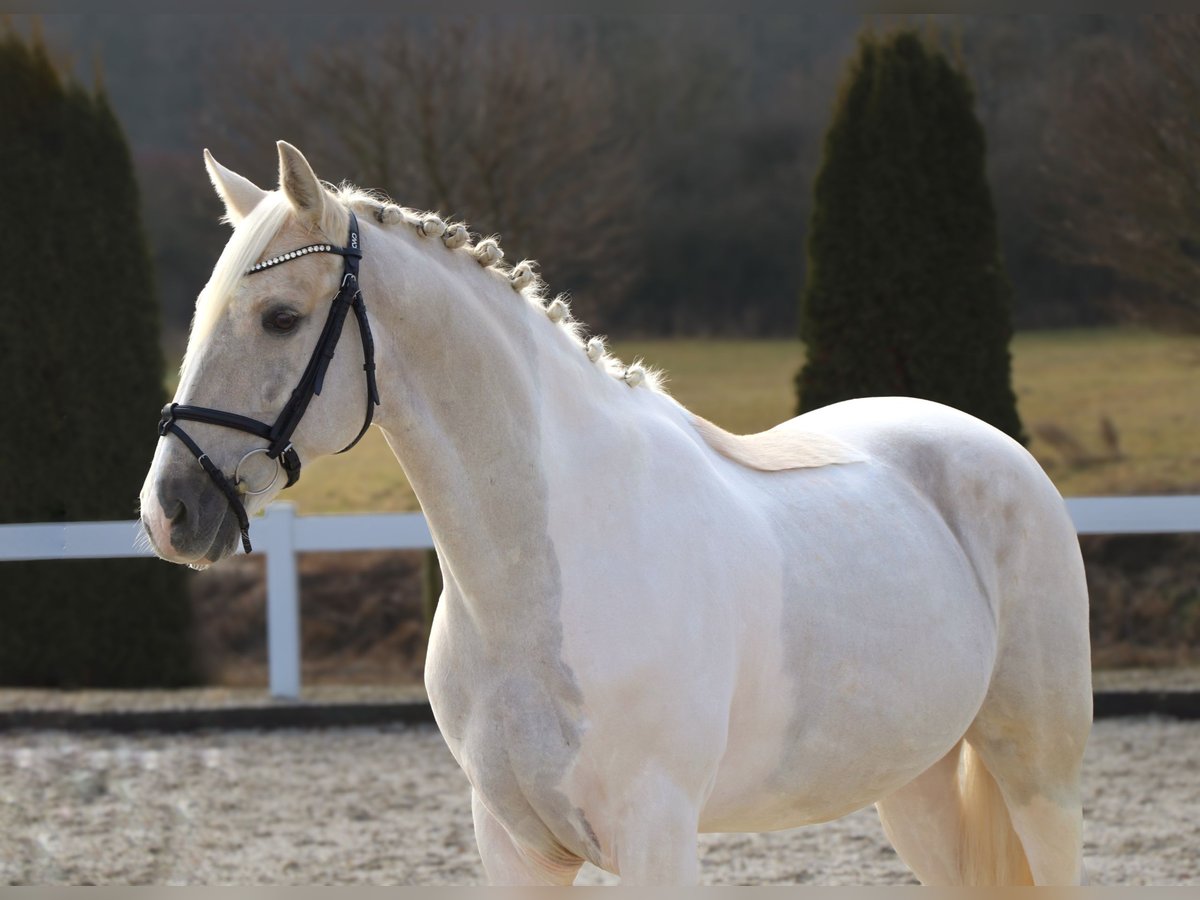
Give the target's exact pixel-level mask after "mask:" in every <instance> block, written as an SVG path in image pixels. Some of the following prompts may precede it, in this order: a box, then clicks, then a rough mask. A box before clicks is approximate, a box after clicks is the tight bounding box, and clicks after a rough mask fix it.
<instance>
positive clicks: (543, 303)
mask: <svg viewBox="0 0 1200 900" xmlns="http://www.w3.org/2000/svg"><path fill="white" fill-rule="evenodd" d="M279 151H280V152H279V159H280V189H279V190H278V191H272V192H267V191H264V190H262V189H260V188H258V187H256V186H255V185H253V184H252V183H250V182H249V181H247V180H246V179H244V178H242V177H240V176H239V175H236V174H234V173H233V172H231V171H229V170H228V169H225V168H223V167H221V166H220V165H219V164H217V163H216V162H215V161H214V160H213V159H212V158H211V157H208V169H209V174H210V175H211V176H212V181H213V184H214V185H215V186H216V189H217V192H218V193H219V194H220V195H221V197H222V199H223V200H224V202H225V206H226V209H227V213H228V219H229V220H230V222H232V223H233V224H234V225H235V228H234V231H233V237H232V238H231V240H230V241H229V244H228V246H226V248H225V251H224V252H223V253H222V255H221V258H220V260H219V261H218V262H217V265H216V268H215V270H214V272H213V275H212V279H211V280H210V281H209V283H208V285H207V286H206V288H205V289H204V291H203V292H202V293H201V295H200V298H199V301H198V303H197V307H196V314H195V320H194V323H193V327H192V333H191V339H190V343H189V346H188V349H187V355H186V357H185V359H184V363H183V371H182V377H181V380H180V384H179V391H178V394H177V397H176V401H177V403H178V404H180V406H179V407H177V408H176V409H175V411H174V412H172V410H170V409H168V411H167V414H166V415H165V416H164V424H163V426H162V432H163V434H164V437H163V438H162V439H161V440H160V441H159V443H158V448H157V451H156V453H155V456H154V461H153V464H152V465H151V468H150V472H149V474H148V476H147V478H146V483H145V486H144V487H143V489H142V495H141V502H142V521H143V522H144V525H145V529H146V532H147V534H148V535H149V537H150V539H151V541H152V542H153V544H154V547H155V548H156V549H157V551H158V553H159V554H160V555H161V556H162V557H164V558H165V559H168V560H172V561H175V562H180V563H189V564H192V565H207V564H209V563H212V562H215V561H217V560H219V559H222V558H223V557H225V556H228V555H229V554H231V553H232V552H234V550H235V548H236V546H237V540H238V532H239V523H238V518H239V513H241V511H242V504H244V505H245V508H246V509H247V510H248V511H249V512H250V513H254V512H257V511H258V510H260V509H262V507H263V506H264V505H265V504H266V503H267V502H268V501H269V500H270V499H271V498H272V497H273V496H274V495H275V494H276V493H278V491H279V490H280V489H281V488H282V486H283V485H282V481H281V480H277V481H275V482H274V483H273V484H272V483H271V476H272V474H274V475H275V476H278V475H279V473H280V472H279V470H278V469H276V467H277V466H282V465H284V464H285V463H286V462H287V460H288V459H289V454H290V455H291V456H292V457H295V459H294V460H293V464H294V465H293V466H289V467H288V479H289V480H291V478H292V469H293V468H294V470H295V472H297V473H298V471H299V464H300V462H308V461H310V460H313V459H316V458H318V457H320V456H323V455H325V454H328V453H332V452H334V451H337V450H339V449H340V448H342V447H343V446H344V445H346V444H347V443H349V442H350V441H351V440H352V439H353V438H354V437H355V435H356V434H357V433H358V432H359V430H360V429H361V428H362V427H363V420H364V418H363V417H364V412H369V411H370V410H371V409H372V408H374V398H373V397H372V396H371V392H370V390H368V391H367V396H366V398H365V400H364V389H363V386H364V378H365V377H366V376H364V371H363V370H364V365H365V366H366V368H367V369H368V370H372V366H374V367H375V369H377V375H378V385H379V390H378V401H379V405H378V407H377V409H376V410H375V421H376V423H377V424H378V425H379V427H380V428H382V430H383V432H384V435H385V436H386V438H387V440H388V443H389V444H390V445H391V447H392V449H393V451H394V452H395V454H396V457H397V459H399V461H400V464H401V466H403V468H404V471H405V473H406V474H407V476H408V479H409V481H410V482H411V483H412V486H413V489H414V490H415V491H416V494H417V497H418V499H419V500H420V503H421V506H422V508H423V509H424V511H425V515H426V516H427V517H428V520H429V527H430V530H431V532H432V534H433V537H434V541H435V542H436V545H437V550H438V554H439V557H440V559H441V564H442V574H443V578H444V581H445V593H444V594H443V595H442V599H441V604H440V606H439V608H438V612H437V616H436V619H435V621H434V624H433V634H432V636H431V638H430V646H429V655H428V662H427V666H426V675H425V680H426V685H427V687H428V690H429V698H430V702H431V703H432V705H433V710H434V713H435V715H436V717H437V722H438V726H439V727H440V728H441V732H442V734H443V735H444V737H445V740H446V743H447V744H448V745H449V747H450V750H451V752H452V753H453V754H454V758H455V759H456V760H457V761H458V763H459V765H460V766H462V769H463V771H464V772H465V773H466V775H467V778H468V779H469V781H470V783H471V789H472V799H473V811H474V820H475V833H476V837H477V839H478V843H479V851H480V854H481V855H482V857H483V864H484V868H485V870H486V872H487V876H488V878H489V880H490V881H492V882H496V883H509V884H529V883H552V884H569V883H571V882H572V881H573V880H574V878H575V876H576V873H577V872H578V870H579V867H580V866H581V865H582V863H583V862H584V861H585V860H589V861H591V862H592V863H594V864H595V865H597V866H599V867H600V868H602V869H605V870H607V871H609V872H614V873H617V874H619V875H620V876H621V879H622V881H623V882H625V883H688V882H695V881H696V880H697V879H698V877H699V863H698V859H697V840H696V834H697V832H699V831H766V830H774V829H780V828H791V827H794V826H798V825H804V824H808V823H815V822H822V821H826V820H829V819H833V818H835V817H838V816H842V815H844V814H846V813H849V812H851V811H852V810H856V809H858V808H860V807H862V806H865V805H867V804H870V803H875V804H876V805H877V807H878V809H879V815H880V818H881V819H882V821H883V826H884V829H885V830H886V832H887V835H888V837H889V838H890V839H891V841H892V843H893V844H894V845H895V847H896V850H897V851H898V853H899V854H900V856H901V857H902V858H903V859H904V861H905V862H906V863H907V864H908V865H909V866H910V867H911V868H912V870H913V872H914V873H916V875H917V877H919V878H920V879H921V881H923V882H927V883H938V884H963V883H967V884H997V883H1000V884H1009V883H1029V882H1033V883H1037V884H1052V883H1075V882H1078V881H1079V880H1080V878H1081V873H1082V867H1081V841H1080V831H1081V825H1082V822H1081V808H1080V764H1081V758H1082V756H1083V752H1084V745H1085V743H1086V741H1087V737H1088V733H1089V730H1090V727H1091V675H1090V667H1089V645H1088V614H1087V591H1086V587H1085V583H1084V575H1083V566H1082V563H1081V560H1080V554H1079V546H1078V542H1077V539H1076V537H1075V532H1074V529H1073V528H1072V524H1071V520H1070V519H1069V518H1068V516H1067V513H1066V511H1065V509H1064V505H1063V502H1062V500H1061V498H1060V497H1059V495H1058V493H1057V492H1056V491H1055V489H1054V487H1053V485H1052V484H1051V483H1050V481H1049V480H1048V479H1047V478H1046V476H1045V475H1044V474H1043V472H1042V470H1041V469H1040V468H1039V467H1038V465H1037V463H1036V462H1035V461H1034V460H1033V458H1032V457H1031V456H1030V455H1029V454H1028V453H1027V452H1025V450H1024V449H1022V448H1021V447H1020V446H1019V445H1018V444H1017V443H1015V442H1013V441H1012V440H1010V439H1009V438H1007V437H1005V436H1004V435H1002V434H1001V433H1000V432H998V431H996V430H994V429H993V428H991V427H990V426H988V425H985V424H983V423H982V422H980V421H978V420H976V419H973V418H971V417H970V416H968V415H965V414H963V413H961V412H956V411H955V410H952V409H948V408H946V407H943V406H940V405H937V404H934V403H928V402H924V401H919V400H913V399H904V398H874V399H864V400H853V401H849V402H846V403H839V404H837V405H834V406H830V407H827V408H825V409H821V410H818V411H816V412H813V413H809V414H807V415H804V416H801V417H799V418H796V419H792V420H791V421H789V422H785V423H784V424H782V425H779V426H778V427H776V428H773V429H771V430H770V431H767V432H764V433H762V434H756V435H749V436H738V435H733V434H729V433H727V432H725V431H722V430H721V429H720V428H718V427H716V426H715V425H713V424H711V423H709V422H707V421H705V420H703V419H701V418H699V417H697V416H695V415H693V414H692V413H690V412H688V410H686V409H684V408H683V407H682V406H681V405H680V404H679V403H677V402H675V401H674V400H672V399H671V398H670V397H669V396H667V395H666V394H665V393H664V392H663V391H662V390H661V389H660V388H659V386H658V384H657V378H656V377H655V375H654V373H653V372H648V371H646V370H645V369H643V368H642V367H640V366H628V367H627V366H625V365H622V364H621V363H619V362H618V361H617V360H616V359H614V358H612V357H611V356H610V355H609V354H608V353H607V352H606V351H605V349H604V345H603V343H602V342H601V341H600V340H599V339H592V340H591V341H588V342H586V343H585V342H584V341H583V340H582V338H581V337H580V331H581V329H580V327H579V326H578V325H577V324H576V323H574V322H573V321H572V319H571V316H570V311H569V309H568V307H567V306H566V304H565V303H564V302H563V300H562V299H556V300H552V301H548V300H547V299H546V298H545V297H544V296H543V293H542V287H541V284H540V282H539V280H538V279H537V277H536V276H535V275H534V273H533V270H532V268H531V266H530V265H529V264H528V263H521V264H518V265H516V266H514V267H511V268H510V267H507V266H505V265H504V264H503V263H502V262H501V253H500V250H499V248H498V247H497V246H496V244H495V242H494V241H490V240H484V241H477V242H472V240H471V236H470V235H469V233H468V232H467V231H466V229H465V228H463V227H462V226H461V225H450V226H447V224H446V223H445V222H443V221H442V220H441V219H439V218H437V217H436V216H432V215H418V214H416V213H413V212H411V211H409V210H406V209H401V208H400V207H397V206H394V205H391V204H389V203H385V202H382V201H380V200H379V199H378V198H376V197H375V196H374V195H371V194H367V193H363V192H359V191H355V190H351V189H347V188H343V189H340V190H335V189H332V188H330V187H328V186H325V185H323V184H322V183H321V182H319V181H318V180H317V178H316V176H315V175H314V174H313V171H312V169H311V168H310V166H309V164H308V162H307V161H306V160H305V159H304V157H303V156H302V155H301V154H300V153H299V151H297V150H296V149H295V148H293V147H291V146H290V145H288V144H285V143H282V142H281V143H280V144H279ZM352 214H355V215H356V218H357V224H356V225H352V224H351V223H352V222H353V221H354V220H355V215H352ZM348 236H349V237H348ZM359 241H361V254H362V258H361V282H360V283H359V282H356V281H355V278H357V276H358V268H357V267H358V262H359V260H358V256H357V253H358V250H357V247H355V246H351V245H356V244H358V243H359ZM301 249H304V250H305V252H297V251H299V250H301ZM337 253H343V254H348V255H346V256H345V257H344V258H343V257H341V256H337V255H335V254H337ZM352 268H353V271H351V269H352ZM359 284H360V285H361V292H362V293H361V296H363V297H365V298H366V301H367V304H368V305H369V313H368V312H367V311H366V310H364V315H363V316H362V317H361V318H360V319H359V320H358V321H356V322H355V323H353V324H351V325H348V326H347V328H348V329H350V330H357V331H358V332H359V335H360V336H361V335H364V334H365V332H364V328H365V327H366V325H367V324H368V322H369V324H370V325H371V327H372V328H373V329H374V335H375V345H374V352H373V353H372V352H371V347H370V346H369V342H368V341H365V340H364V341H363V342H362V346H361V348H360V341H359V340H357V339H355V336H348V337H347V339H346V340H344V341H341V342H338V340H337V334H336V333H334V334H333V336H332V338H331V337H330V326H329V324H328V323H329V322H330V321H332V319H333V318H336V316H331V315H330V314H329V309H330V300H329V298H330V297H331V296H333V295H335V294H336V295H337V300H336V302H335V304H334V305H335V308H340V310H341V312H340V315H341V317H342V318H343V319H344V318H345V314H346V310H347V309H348V308H350V304H351V302H352V301H353V303H354V304H356V305H357V304H358V297H359V295H358V293H357V290H358V286H359ZM323 323H324V324H323ZM323 328H324V330H322V329H323ZM339 329H340V322H339V328H338V329H334V332H338V331H339ZM335 346H336V349H337V354H336V356H334V357H333V359H332V361H331V362H329V361H328V355H329V352H331V351H332V349H333V347H335ZM310 360H312V361H313V362H310ZM318 360H325V361H326V362H328V371H323V372H321V373H319V376H318V377H316V387H314V381H313V378H312V377H309V376H310V375H311V370H312V369H313V367H314V365H316V362H315V361H318ZM306 366H307V367H308V368H307V369H306ZM372 374H375V371H373V370H372V371H368V372H367V376H370V375H372ZM322 382H323V383H322ZM297 384H299V385H300V387H296V388H295V390H294V391H293V388H294V386H296V385H297ZM305 385H307V387H305ZM317 388H320V391H319V394H320V395H319V396H316V397H315V398H314V397H313V395H314V393H317V392H318V391H317V390H316V389H317ZM297 396H299V397H300V400H299V401H297V400H295V399H294V398H295V397H297ZM289 398H293V399H289ZM309 400H311V404H310V403H309V402H308V401H309ZM364 402H365V404H366V408H365V409H364ZM213 408H215V409H216V410H218V411H228V412H218V413H215V414H214V413H213V412H212V409H213ZM187 409H191V410H196V409H199V410H201V412H199V413H193V414H191V415H190V417H189V415H187V414H186V410H187ZM204 410H207V412H204ZM229 413H235V414H236V415H235V416H233V419H238V417H242V418H240V419H238V420H239V421H240V422H241V424H240V425H239V424H231V423H230V421H228V419H229V418H230V417H229ZM221 416H225V417H226V420H225V421H223V420H221V418H220V417H221ZM189 418H190V420H189ZM180 420H184V421H186V422H187V428H186V431H185V434H186V435H188V436H189V437H188V441H187V442H185V441H184V439H183V438H182V437H180V436H179V430H178V429H179V427H178V422H179V421H180ZM273 420H274V421H275V425H268V424H266V423H270V422H271V421H273ZM285 421H286V422H287V423H290V424H286V425H285V424H283V423H285ZM297 421H298V425H297V424H296V422H297ZM247 423H249V424H247ZM284 432H286V433H284ZM285 444H286V447H285V446H284V445H285ZM198 456H201V457H203V459H202V460H201V463H200V464H197V457H198ZM233 475H236V478H233V477H231V476H233ZM268 485H270V486H268Z"/></svg>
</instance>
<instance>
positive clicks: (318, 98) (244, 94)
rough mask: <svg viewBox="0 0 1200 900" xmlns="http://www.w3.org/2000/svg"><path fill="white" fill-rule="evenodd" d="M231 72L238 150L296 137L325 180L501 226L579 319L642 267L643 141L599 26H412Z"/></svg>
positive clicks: (514, 252)
mask: <svg viewBox="0 0 1200 900" xmlns="http://www.w3.org/2000/svg"><path fill="white" fill-rule="evenodd" d="M225 69H226V74H225V82H226V87H225V96H226V98H227V101H228V102H227V103H226V104H225V105H224V109H225V110H227V114H228V119H227V120H226V123H225V124H226V127H227V128H228V129H229V132H230V134H231V137H233V138H235V139H237V141H238V142H239V143H246V144H252V145H254V147H255V148H256V149H257V151H258V152H261V148H262V146H264V145H266V146H269V142H270V141H273V140H275V139H276V138H279V137H286V138H287V139H288V140H291V141H293V142H295V143H297V144H298V145H299V146H301V147H303V148H304V150H305V152H306V153H307V154H308V155H309V156H310V158H311V159H313V160H314V164H315V165H316V166H317V169H318V171H319V172H330V173H340V174H343V175H347V176H348V177H349V178H351V180H354V181H356V182H358V183H359V184H361V185H363V186H367V187H373V188H378V189H381V190H384V191H387V192H388V193H389V194H390V195H392V196H393V197H394V198H396V200H397V201H398V202H400V203H403V204H405V205H408V206H413V207H417V208H424V209H433V210H438V211H441V212H442V213H444V214H449V215H453V216H455V217H458V218H462V219H465V220H467V222H468V223H469V224H470V225H471V227H472V228H473V229H474V230H476V231H479V232H482V233H485V234H488V233H493V232H495V233H499V234H500V235H501V236H502V238H503V243H504V246H505V249H506V252H507V254H508V255H509V256H510V257H523V256H529V257H535V258H537V259H538V260H539V261H540V262H541V263H542V264H543V265H544V268H545V274H546V277H547V280H548V281H549V283H550V285H551V288H552V289H554V290H561V289H566V290H570V291H571V292H572V294H573V295H574V296H575V297H576V304H575V306H576V310H577V312H579V313H581V314H582V315H585V316H587V315H589V314H592V313H595V312H597V311H598V310H601V311H602V309H603V306H604V304H605V302H606V298H607V297H608V296H609V295H619V294H620V292H621V290H622V289H623V287H624V286H625V285H626V284H627V283H628V280H629V279H630V278H631V277H632V275H633V274H634V272H633V271H632V266H631V263H630V254H628V253H627V252H626V250H627V247H628V243H629V241H630V240H631V239H632V235H633V230H632V229H630V228H629V227H628V225H627V223H628V222H629V221H630V220H631V217H632V216H633V215H634V214H635V206H636V202H637V196H638V186H637V177H636V175H637V173H636V170H635V166H634V164H633V162H632V160H633V154H632V153H631V144H632V142H633V140H634V138H633V136H632V134H631V132H630V131H629V130H628V129H625V128H622V123H621V121H620V114H619V109H618V104H617V98H616V91H615V89H614V86H613V79H612V77H611V75H610V73H609V72H608V70H607V68H606V66H605V63H604V61H603V60H602V59H601V58H600V56H599V54H598V52H597V50H596V46H595V41H594V39H593V36H592V35H590V34H589V26H588V24H587V23H586V22H582V21H578V20H566V21H554V22H547V21H545V20H541V21H539V20H533V21H530V20H522V21H520V22H519V23H516V24H512V23H500V22H497V21H495V20H485V19H436V20H412V19H404V20H399V21H397V22H396V23H395V24H393V25H391V26H389V28H388V30H387V31H386V32H384V33H381V34H378V35H375V36H374V37H371V38H367V39H366V40H364V41H361V42H356V43H355V44H353V45H342V46H334V47H330V46H322V47H320V48H319V50H318V51H317V52H314V53H313V54H312V55H311V56H310V58H309V59H308V60H307V61H306V62H305V64H304V65H302V66H296V65H293V64H290V63H289V61H288V60H287V59H286V57H285V54H283V53H282V52H281V51H276V52H271V51H269V50H267V51H264V48H263V47H262V45H261V44H255V45H254V47H253V48H249V47H248V48H247V49H246V50H245V51H244V52H242V53H241V54H240V55H239V58H238V60H237V63H236V65H227V66H226V67H225Z"/></svg>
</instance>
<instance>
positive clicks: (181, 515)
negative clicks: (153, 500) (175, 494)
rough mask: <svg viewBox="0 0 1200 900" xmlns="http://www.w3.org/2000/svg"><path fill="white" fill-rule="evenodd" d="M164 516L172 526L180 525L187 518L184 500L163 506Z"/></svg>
mask: <svg viewBox="0 0 1200 900" xmlns="http://www.w3.org/2000/svg"><path fill="white" fill-rule="evenodd" d="M163 514H164V515H165V516H166V517H167V521H168V522H170V523H171V524H172V525H178V524H179V523H180V522H182V521H183V520H184V519H186V518H187V507H186V506H184V505H183V501H182V500H174V501H172V502H171V503H169V504H165V505H164V506H163Z"/></svg>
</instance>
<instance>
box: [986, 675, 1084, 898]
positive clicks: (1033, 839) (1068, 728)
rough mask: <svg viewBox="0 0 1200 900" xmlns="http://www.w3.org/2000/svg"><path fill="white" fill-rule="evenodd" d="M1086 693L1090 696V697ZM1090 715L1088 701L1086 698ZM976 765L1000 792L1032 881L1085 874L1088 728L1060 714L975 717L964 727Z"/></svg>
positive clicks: (1071, 881)
mask: <svg viewBox="0 0 1200 900" xmlns="http://www.w3.org/2000/svg"><path fill="white" fill-rule="evenodd" d="M1090 699H1091V698H1090V697H1089V698H1088V700H1089V701H1090ZM1087 711H1088V713H1089V715H1088V717H1087V718H1088V720H1089V721H1090V718H1091V717H1090V711H1091V705H1090V702H1089V703H1088V704H1087ZM968 737H969V739H970V741H971V742H972V743H973V744H974V745H975V747H976V748H977V750H978V760H977V762H978V763H979V764H980V765H979V768H981V769H984V770H985V771H987V772H988V773H989V780H993V779H994V780H993V784H994V785H995V786H996V788H997V789H998V791H999V793H1000V795H1001V796H1002V797H1003V801H1004V806H1005V808H1006V809H1007V811H1008V816H1009V819H1010V820H1011V822H1012V826H1013V828H1014V829H1015V831H1016V833H1017V834H1018V835H1019V836H1020V839H1021V845H1022V846H1023V848H1024V850H1025V856H1026V858H1027V859H1028V863H1029V869H1030V872H1031V875H1032V878H1033V883H1034V884H1038V885H1076V884H1079V883H1080V881H1081V880H1082V878H1083V804H1082V792H1081V787H1080V770H1081V769H1082V764H1083V750H1084V744H1085V743H1086V739H1087V731H1086V730H1085V729H1084V728H1083V727H1082V725H1080V726H1079V727H1073V726H1072V724H1071V721H1070V720H1069V719H1067V718H1066V717H1064V718H1063V719H1060V720H1059V721H1058V722H1056V723H1054V724H1053V725H1051V724H1050V723H1049V722H1046V723H1044V725H1043V727H1031V726H1029V725H1028V724H1020V725H1016V724H1014V723H1013V722H1012V721H1011V720H999V721H997V720H993V719H989V718H988V717H986V716H981V717H980V718H978V719H976V722H975V724H974V725H973V726H972V727H971V730H970V731H969V732H968Z"/></svg>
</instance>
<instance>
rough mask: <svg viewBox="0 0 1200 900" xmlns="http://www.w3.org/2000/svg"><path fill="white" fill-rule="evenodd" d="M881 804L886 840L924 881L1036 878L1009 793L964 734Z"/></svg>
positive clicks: (965, 882)
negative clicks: (1009, 803)
mask: <svg viewBox="0 0 1200 900" xmlns="http://www.w3.org/2000/svg"><path fill="white" fill-rule="evenodd" d="M876 809H877V810H878V811H879V820H880V822H882V824H883V830H884V832H885V833H886V834H887V836H888V840H890V841H891V842H892V846H893V847H895V848H896V852H897V853H898V854H899V856H900V858H901V859H902V860H904V863H905V864H906V865H907V866H908V867H909V868H910V869H912V871H913V874H914V875H916V876H917V878H918V879H919V880H920V881H921V883H922V884H928V885H939V886H959V885H972V886H994V885H1021V884H1026V885H1027V884H1032V883H1033V880H1032V878H1031V874H1030V871H1029V865H1028V862H1027V860H1026V857H1025V854H1024V852H1023V849H1022V845H1021V842H1020V839H1019V838H1018V836H1017V835H1016V833H1015V831H1014V829H1013V826H1012V823H1011V822H1010V820H1009V817H1008V812H1007V808H1006V806H1005V803H1004V800H1003V798H1002V796H1001V795H1000V793H999V790H998V789H997V786H996V784H995V782H994V781H993V780H992V778H991V776H990V774H989V773H988V772H987V770H986V769H985V768H984V767H982V766H981V765H980V764H979V759H978V757H977V755H976V754H975V751H974V749H973V748H972V747H971V746H970V745H969V744H967V743H966V742H964V741H959V743H958V744H956V745H955V746H954V748H953V749H952V750H951V751H950V752H949V753H947V754H946V755H945V756H944V757H942V759H940V760H939V761H938V762H936V763H934V765H932V766H931V767H930V768H928V769H926V770H925V771H924V772H922V773H921V774H920V775H919V776H917V777H916V778H915V779H913V780H912V781H911V782H909V783H908V784H907V785H905V786H904V787H902V788H900V789H899V790H898V791H895V792H894V793H892V794H890V795H888V796H887V797H885V798H884V799H882V800H880V801H879V802H878V803H876Z"/></svg>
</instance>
